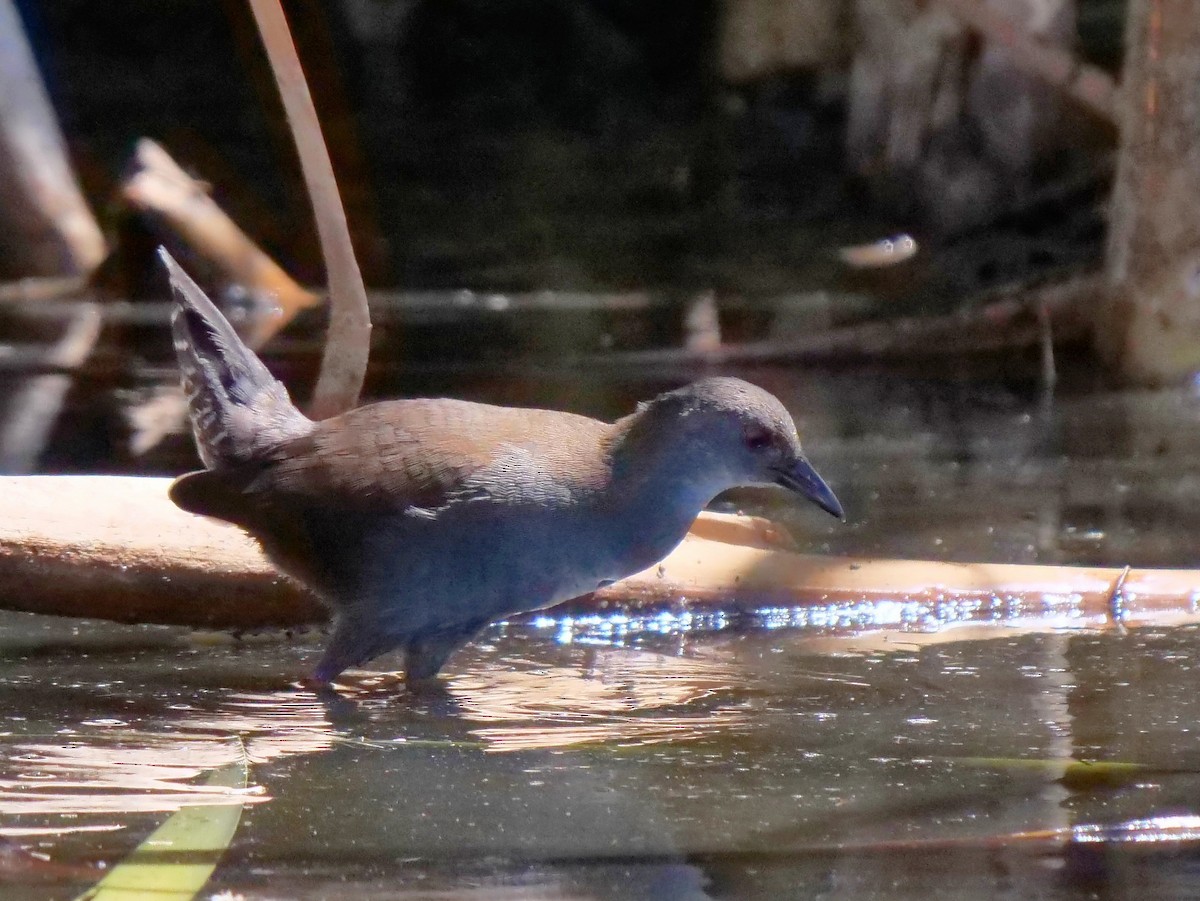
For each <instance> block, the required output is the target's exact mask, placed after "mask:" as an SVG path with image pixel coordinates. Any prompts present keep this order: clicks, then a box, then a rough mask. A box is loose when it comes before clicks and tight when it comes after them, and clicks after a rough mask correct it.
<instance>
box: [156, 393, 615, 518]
mask: <svg viewBox="0 0 1200 901" xmlns="http://www.w3.org/2000/svg"><path fill="white" fill-rule="evenodd" d="M610 428H611V427H610V426H608V425H606V424H605V423H601V422H598V421H596V420H593V419H588V418H586V417H582V416H573V415H570V414H566V413H558V412H548V411H543V410H515V409H512V408H507V407H492V406H488V405H484V404H472V403H466V402H463V401H450V400H437V401H429V400H404V401H390V402H385V403H380V404H371V405H369V406H366V407H360V408H358V409H356V410H352V411H350V412H349V413H346V414H343V415H342V416H338V417H335V418H333V419H329V420H325V421H322V422H318V423H317V425H316V427H315V428H314V429H313V431H312V433H311V434H309V435H306V436H303V437H301V438H297V439H294V440H292V441H289V442H286V443H285V444H282V445H281V446H280V447H279V448H278V449H277V450H276V452H275V453H273V454H271V455H270V456H271V459H270V460H268V461H266V462H264V463H263V464H261V465H259V466H257V467H253V468H247V469H243V470H239V471H227V472H221V471H219V470H218V471H215V472H211V473H195V474H193V475H191V476H187V477H185V478H184V479H182V480H180V481H179V482H177V483H176V487H175V489H174V490H173V493H172V497H173V498H175V500H176V502H177V503H179V504H180V506H183V507H184V508H185V509H189V510H192V511H193V512H198V513H204V514H206V515H211V516H217V517H220V518H222V519H229V520H231V521H234V522H241V521H242V517H240V516H239V515H238V514H239V513H240V511H241V510H242V509H243V508H245V507H261V506H265V507H269V508H271V509H272V510H274V511H275V514H274V515H280V514H282V515H286V514H287V512H288V511H295V510H300V509H303V508H306V507H311V506H318V507H322V508H325V509H336V508H339V507H343V508H346V509H351V510H354V511H356V512H364V513H365V512H368V511H373V512H381V513H385V512H397V513H399V512H406V511H407V512H411V513H413V514H415V515H436V513H437V511H439V510H442V509H444V508H446V507H448V506H451V505H453V504H455V503H462V502H465V501H469V500H472V499H477V498H481V497H488V496H502V497H504V498H505V499H506V500H517V501H519V500H521V496H522V494H523V493H536V492H538V491H541V490H543V487H542V486H547V485H549V486H568V488H567V490H574V486H576V485H578V486H579V487H580V488H586V487H588V485H589V483H590V482H592V481H595V480H597V479H598V478H600V477H601V475H600V471H601V470H602V469H603V467H602V466H599V465H598V464H599V461H600V457H601V455H602V453H603V447H604V445H605V437H606V435H607V430H609V429H610ZM580 449H582V450H580ZM189 479H190V480H192V483H191V484H189V483H188V480H189ZM247 495H249V496H250V497H248V496H247ZM239 496H240V497H239Z"/></svg>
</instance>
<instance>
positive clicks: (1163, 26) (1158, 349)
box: [1096, 0, 1200, 384]
mask: <svg viewBox="0 0 1200 901" xmlns="http://www.w3.org/2000/svg"><path fill="white" fill-rule="evenodd" d="M1197 46H1200V15H1197V10H1196V4H1195V2H1194V0H1131V2H1130V4H1129V18H1128V21H1127V24H1126V53H1125V74H1124V78H1123V83H1124V90H1123V95H1122V97H1121V105H1122V109H1121V146H1120V151H1119V155H1118V160H1117V177H1116V184H1115V186H1114V189H1113V200H1112V213H1111V229H1110V234H1109V242H1108V257H1107V263H1106V267H1107V274H1108V289H1109V290H1108V296H1107V297H1106V298H1105V300H1104V302H1103V303H1102V304H1101V307H1100V311H1099V316H1098V318H1097V322H1096V346H1097V349H1098V350H1099V352H1100V353H1101V355H1102V356H1103V357H1104V358H1105V359H1106V360H1107V361H1108V362H1109V363H1111V364H1112V365H1113V366H1114V367H1115V368H1116V370H1117V371H1118V372H1119V373H1120V374H1121V375H1122V376H1123V377H1124V378H1125V379H1126V380H1128V381H1131V382H1134V383H1139V384H1164V383H1169V382H1173V381H1176V380H1178V379H1180V378H1182V377H1184V376H1186V375H1188V374H1190V373H1192V372H1194V371H1195V370H1197V369H1200V54H1198V53H1197V52H1196V48H1197Z"/></svg>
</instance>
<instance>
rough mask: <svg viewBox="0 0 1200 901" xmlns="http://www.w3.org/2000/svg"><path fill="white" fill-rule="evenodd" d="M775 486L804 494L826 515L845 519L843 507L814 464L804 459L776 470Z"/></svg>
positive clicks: (800, 458) (798, 459)
mask: <svg viewBox="0 0 1200 901" xmlns="http://www.w3.org/2000/svg"><path fill="white" fill-rule="evenodd" d="M775 484H777V485H782V486H783V487H784V488H788V489H791V490H792V491H795V492H796V493H797V494H802V495H804V496H805V497H806V498H808V499H809V500H810V501H812V502H813V503H814V504H816V505H817V506H818V507H820V508H821V509H822V510H824V511H825V512H826V513H830V514H832V515H833V516H836V517H837V518H838V519H845V518H846V514H845V513H844V512H842V505H841V503H840V502H839V501H838V499H837V496H836V495H834V493H833V491H832V490H831V489H830V487H829V486H828V485H826V484H825V480H824V479H822V478H821V477H820V476H819V475H817V471H816V470H815V469H813V467H812V464H811V463H809V462H808V461H807V460H806V459H804V458H803V457H797V458H796V461H795V462H794V463H792V465H791V466H788V467H786V468H782V467H781V468H780V469H777V470H775Z"/></svg>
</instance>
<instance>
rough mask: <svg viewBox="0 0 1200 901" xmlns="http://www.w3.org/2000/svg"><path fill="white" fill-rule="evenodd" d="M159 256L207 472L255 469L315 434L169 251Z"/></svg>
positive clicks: (191, 413)
mask: <svg viewBox="0 0 1200 901" xmlns="http://www.w3.org/2000/svg"><path fill="white" fill-rule="evenodd" d="M158 252H159V256H161V257H162V261H163V263H164V264H165V265H166V267H167V274H168V276H169V277H170V279H171V290H172V292H173V293H174V295H175V309H174V311H173V312H172V313H171V333H172V335H173V337H174V341H175V355H176V357H177V358H178V359H179V369H180V374H181V376H182V378H183V390H184V392H185V393H186V394H187V410H188V418H189V419H190V420H191V422H192V434H193V435H194V436H195V438H196V448H197V450H199V452H200V459H201V460H203V461H204V465H205V466H206V467H208V468H209V469H223V468H227V467H231V466H236V465H238V464H241V463H249V462H253V461H255V460H258V459H262V458H263V457H264V456H265V455H266V454H267V453H268V452H269V451H270V450H271V449H272V448H274V447H277V446H278V445H279V444H281V443H282V442H284V441H287V440H289V439H291V438H298V437H300V436H302V435H306V434H308V433H309V432H310V431H311V430H312V427H313V423H312V420H310V419H308V418H307V417H306V416H304V414H302V413H301V412H300V411H299V410H297V409H296V406H295V405H294V404H293V403H292V400H291V398H290V397H288V393H287V389H286V388H285V387H284V386H283V385H282V384H281V383H280V382H278V381H276V379H275V377H274V376H272V375H271V373H270V372H269V371H268V370H267V367H266V366H264V365H263V363H262V360H260V359H259V358H258V357H257V356H255V354H254V351H252V350H250V348H248V347H247V346H246V345H245V344H243V343H242V339H241V338H239V337H238V336H237V333H236V332H235V331H234V330H233V326H231V325H230V324H229V321H228V320H227V319H226V318H225V317H224V316H223V315H222V314H221V311H220V310H218V309H217V308H216V307H215V306H214V305H213V303H212V301H211V300H209V299H208V298H207V297H206V296H205V294H204V292H203V291H201V290H200V288H199V286H197V284H196V283H195V282H194V281H192V279H191V277H189V276H188V274H187V273H186V272H184V271H183V269H182V268H181V267H180V265H179V264H178V263H176V262H175V260H174V258H173V257H172V256H171V255H170V254H169V253H167V251H166V250H165V249H164V248H160V249H159V251H158Z"/></svg>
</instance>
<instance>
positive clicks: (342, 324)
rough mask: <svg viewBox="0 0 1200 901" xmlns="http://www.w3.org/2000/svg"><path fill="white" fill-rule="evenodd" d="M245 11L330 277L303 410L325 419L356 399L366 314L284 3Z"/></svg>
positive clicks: (366, 341) (258, 4) (261, 1)
mask: <svg viewBox="0 0 1200 901" xmlns="http://www.w3.org/2000/svg"><path fill="white" fill-rule="evenodd" d="M250 8H251V10H252V11H253V12H254V20H255V22H257V23H258V31H259V34H260V35H262V40H263V44H264V46H265V47H266V48H267V57H268V58H269V59H270V61H271V69H272V71H274V73H275V81H276V82H277V83H278V85H279V93H280V95H281V96H282V97H283V107H284V109H285V110H286V112H287V117H288V121H289V122H290V123H291V126H292V135H293V137H294V138H295V140H296V150H297V152H298V153H299V155H300V168H301V169H302V170H303V172H304V181H305V184H306V185H307V186H308V193H309V197H310V199H311V200H312V205H313V213H314V215H315V217H316V222H317V235H318V237H319V238H320V240H321V252H322V253H323V254H324V256H325V268H326V270H327V275H328V278H329V293H330V298H331V308H330V313H329V335H328V337H327V339H326V341H325V354H324V357H323V358H322V360H321V374H320V376H319V377H318V378H317V387H316V389H315V391H314V393H313V399H312V404H311V409H310V410H309V412H310V414H311V415H312V416H313V417H315V418H317V419H323V418H326V417H328V416H333V415H335V414H337V413H340V412H342V411H344V410H348V409H349V408H351V407H353V406H354V405H355V404H356V403H357V402H358V395H359V392H360V391H361V390H362V385H363V380H364V379H365V377H366V372H367V357H368V355H369V353H370V348H371V343H370V338H371V314H370V311H369V309H368V307H367V292H366V289H365V288H364V287H363V282H362V274H361V273H360V272H359V269H358V261H357V260H356V259H355V257H354V247H353V246H352V245H351V243H350V229H349V228H348V226H347V224H346V213H345V210H344V209H343V208H342V200H341V196H340V195H339V193H338V187H337V181H336V180H335V179H334V175H333V164H332V163H331V162H330V160H329V151H328V150H327V149H326V147H325V141H324V139H323V138H322V137H321V125H320V122H319V121H318V120H317V111H316V108H315V107H314V106H313V102H312V95H311V94H309V91H308V83H307V82H306V81H305V80H304V71H303V69H301V67H300V59H299V57H298V56H297V55H296V46H295V44H294V43H293V42H292V35H291V32H290V31H289V30H288V24H287V19H286V18H285V17H284V14H283V8H282V7H281V6H280V4H279V0H250Z"/></svg>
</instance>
